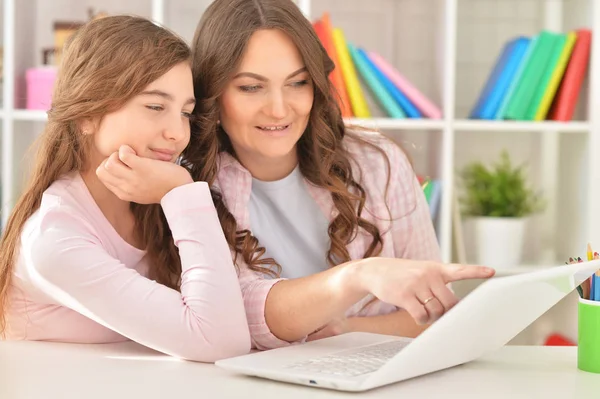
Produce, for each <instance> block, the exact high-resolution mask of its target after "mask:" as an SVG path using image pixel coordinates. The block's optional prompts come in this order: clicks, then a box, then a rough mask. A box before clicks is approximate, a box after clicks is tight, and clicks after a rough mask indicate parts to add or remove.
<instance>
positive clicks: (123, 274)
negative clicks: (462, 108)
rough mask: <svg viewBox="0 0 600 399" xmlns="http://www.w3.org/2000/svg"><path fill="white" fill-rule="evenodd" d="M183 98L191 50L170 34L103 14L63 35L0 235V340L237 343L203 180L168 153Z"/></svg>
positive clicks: (204, 355) (201, 355)
mask: <svg viewBox="0 0 600 399" xmlns="http://www.w3.org/2000/svg"><path fill="white" fill-rule="evenodd" d="M194 103H195V99H194V93H193V87H192V75H191V69H190V50H189V47H188V46H187V45H186V44H185V43H184V42H183V41H182V40H181V39H180V38H179V37H177V36H175V35H174V34H173V33H171V32H169V31H167V30H165V29H163V28H160V27H158V26H156V25H155V24H153V23H152V22H150V21H148V20H145V19H142V18H135V17H127V16H114V17H107V18H102V19H98V20H95V21H92V22H90V23H88V24H87V25H85V26H84V27H82V28H81V29H80V30H78V31H77V32H76V33H75V34H74V36H73V38H72V39H71V40H70V42H69V43H68V45H67V46H66V48H65V51H64V57H63V61H62V65H61V67H60V71H59V76H58V80H57V82H56V85H55V90H54V94H53V101H52V109H51V110H50V111H49V113H48V123H47V125H46V127H45V130H44V132H43V133H42V135H41V138H40V142H39V149H38V153H37V163H36V167H35V169H34V171H33V174H32V176H31V178H30V179H29V184H28V186H27V188H26V189H25V191H24V193H23V195H22V196H21V198H20V199H19V201H18V202H17V204H16V206H15V208H14V211H13V213H12V215H11V217H10V220H9V222H8V225H7V226H6V230H5V232H4V235H3V237H2V244H1V249H0V321H1V322H2V323H0V333H3V335H4V336H5V338H7V339H11V340H18V339H26V340H45V341H61V342H77V343H106V342H118V341H123V340H126V339H131V340H134V341H137V342H139V343H141V344H143V345H146V346H148V347H150V348H153V349H156V350H159V351H162V352H164V353H167V354H170V355H173V356H177V357H182V358H185V359H191V360H197V361H206V362H212V361H215V360H217V359H221V358H225V357H230V356H235V355H241V354H244V353H246V352H248V351H249V349H250V336H249V331H248V325H247V321H246V318H245V313H244V307H243V301H242V295H241V292H240V287H239V284H238V279H237V275H236V272H235V268H234V266H233V263H232V260H231V254H230V252H229V248H228V245H227V242H226V241H225V238H224V236H223V232H222V230H221V227H220V225H219V220H218V217H217V213H216V210H215V208H214V205H213V203H212V200H211V194H210V191H209V188H208V185H207V183H205V182H196V183H194V182H193V180H192V178H191V176H190V174H189V172H188V171H187V170H186V169H184V168H183V167H181V166H179V165H178V164H177V163H176V161H177V160H178V158H179V155H180V154H181V152H182V151H183V149H184V148H185V147H186V146H187V144H188V142H189V141H190V118H191V115H192V111H193V109H194ZM224 315H227V316H226V317H224Z"/></svg>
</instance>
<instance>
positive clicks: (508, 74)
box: [470, 36, 530, 119]
mask: <svg viewBox="0 0 600 399" xmlns="http://www.w3.org/2000/svg"><path fill="white" fill-rule="evenodd" d="M529 42H530V39H529V38H527V37H524V36H520V37H517V38H515V39H513V40H511V41H509V42H508V43H507V44H506V45H505V46H504V49H503V51H502V52H501V55H500V56H499V57H498V60H497V62H496V64H495V66H494V69H493V71H492V73H491V74H490V77H489V79H488V80H487V83H486V85H485V87H484V89H483V91H482V92H481V95H480V97H479V99H478V100H477V103H476V105H475V107H474V108H473V111H472V112H471V115H470V117H471V118H477V119H494V118H495V116H496V113H497V112H498V109H499V108H500V105H501V103H502V99H503V98H504V97H505V96H506V93H507V92H508V88H509V87H510V83H511V81H512V80H513V79H514V77H515V74H516V72H517V70H518V68H519V65H520V64H521V60H522V59H523V56H524V55H525V52H526V51H527V48H528V46H529Z"/></svg>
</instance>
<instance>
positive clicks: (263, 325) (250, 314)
mask: <svg viewBox="0 0 600 399" xmlns="http://www.w3.org/2000/svg"><path fill="white" fill-rule="evenodd" d="M239 268H240V277H239V278H240V286H241V288H242V295H243V296H244V306H245V308H246V318H247V319H248V327H250V337H251V339H252V348H255V349H259V350H267V349H275V348H280V347H283V346H287V345H291V344H294V343H300V342H304V341H305V340H306V338H304V339H302V340H299V341H296V342H287V341H283V340H281V339H279V338H277V337H276V336H275V335H273V333H272V332H271V330H270V329H269V326H268V325H267V322H266V320H265V304H266V301H267V296H268V295H269V291H270V290H271V288H272V287H273V286H274V285H275V284H277V283H278V282H279V281H281V280H283V279H281V278H280V279H268V278H265V277H264V276H262V275H261V274H259V273H258V272H255V271H253V270H250V269H248V267H247V266H246V265H245V264H242V265H239Z"/></svg>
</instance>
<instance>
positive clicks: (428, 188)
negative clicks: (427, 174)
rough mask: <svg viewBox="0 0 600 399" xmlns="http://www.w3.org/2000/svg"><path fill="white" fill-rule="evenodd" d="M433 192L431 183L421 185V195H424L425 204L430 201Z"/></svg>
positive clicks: (429, 181) (428, 181)
mask: <svg viewBox="0 0 600 399" xmlns="http://www.w3.org/2000/svg"><path fill="white" fill-rule="evenodd" d="M432 191H433V182H432V181H431V180H427V181H426V182H425V183H423V194H425V199H426V200H427V203H428V204H429V202H430V201H431V192H432Z"/></svg>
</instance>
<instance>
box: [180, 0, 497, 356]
mask: <svg viewBox="0 0 600 399" xmlns="http://www.w3.org/2000/svg"><path fill="white" fill-rule="evenodd" d="M192 49H193V50H192V51H193V53H194V54H193V60H192V72H193V76H194V88H195V94H196V98H197V99H198V106H197V107H196V111H195V113H196V115H197V116H198V118H199V124H198V129H199V132H200V134H199V135H198V136H197V137H194V138H193V139H192V143H191V145H190V146H189V147H188V148H187V149H186V152H185V154H184V159H185V162H186V163H187V164H188V165H189V167H190V169H191V170H192V175H193V177H194V179H195V180H201V181H207V182H209V183H210V184H214V186H215V188H216V189H217V191H218V193H217V194H216V195H215V198H214V200H215V205H216V208H217V211H218V213H219V217H220V220H221V224H222V226H223V229H224V231H225V237H226V238H227V241H228V243H229V245H230V247H231V248H232V250H233V252H234V256H235V260H236V262H237V264H238V265H239V266H240V271H241V273H240V284H241V286H242V292H243V295H244V301H245V305H246V313H247V317H248V322H249V327H250V333H251V336H252V340H253V344H254V346H255V347H257V348H260V349H268V348H274V347H277V346H282V345H286V344H287V343H289V342H299V341H302V340H304V339H306V338H307V336H308V335H309V334H311V333H313V332H315V331H316V330H320V331H319V332H318V333H316V334H314V335H312V336H311V339H315V338H319V337H324V336H328V335H333V334H337V333H342V332H346V331H352V330H360V331H372V332H379V333H387V334H398V335H405V336H415V335H417V334H418V333H419V332H420V331H422V329H423V328H424V327H423V325H424V324H427V323H431V322H433V321H435V320H436V319H437V318H439V317H440V316H441V315H442V314H443V313H444V312H445V311H447V310H448V309H450V308H451V307H452V306H453V305H454V304H455V303H456V301H457V299H456V297H455V296H454V294H453V293H452V291H451V290H450V289H449V288H448V287H447V283H449V282H451V281H453V280H456V279H463V278H484V277H489V276H491V275H492V274H493V270H491V269H488V268H480V267H474V266H459V265H442V264H440V263H438V260H439V249H438V245H437V242H436V238H435V234H434V230H433V226H432V223H431V219H430V216H429V211H428V207H427V204H426V201H425V198H424V196H423V194H422V190H421V188H420V186H419V184H418V182H417V179H416V178H415V175H414V173H413V170H412V168H411V165H410V164H409V162H408V160H407V158H406V156H405V154H404V153H403V152H402V151H401V150H400V148H398V147H397V146H396V145H395V144H393V143H392V142H391V141H389V140H387V139H385V138H383V137H381V136H375V135H365V134H361V132H359V131H357V130H350V129H348V128H346V126H344V123H343V121H342V117H341V113H340V110H339V108H338V106H337V103H336V101H335V97H334V96H333V94H332V87H331V84H330V82H329V80H328V78H327V77H328V75H329V73H330V72H331V71H332V69H333V67H334V65H333V63H332V61H331V60H330V59H329V58H328V57H327V54H326V51H325V50H324V49H323V47H322V46H321V44H320V42H319V40H318V38H317V36H316V35H315V33H314V32H313V30H312V26H311V24H310V22H309V21H307V20H306V18H305V17H304V16H303V15H302V13H301V12H300V10H299V9H298V8H297V7H296V6H295V5H294V4H293V2H291V1H289V0H252V1H249V0H215V1H214V2H213V3H212V4H211V5H210V6H209V7H208V9H207V10H206V12H205V13H204V15H203V17H202V19H201V21H200V23H199V25H198V27H197V30H196V34H195V38H194V41H193V45H192ZM282 277H284V278H285V279H282ZM368 294H372V295H368ZM373 298H378V300H373ZM399 308H402V309H399ZM413 319H414V320H413ZM415 320H416V323H415Z"/></svg>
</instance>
